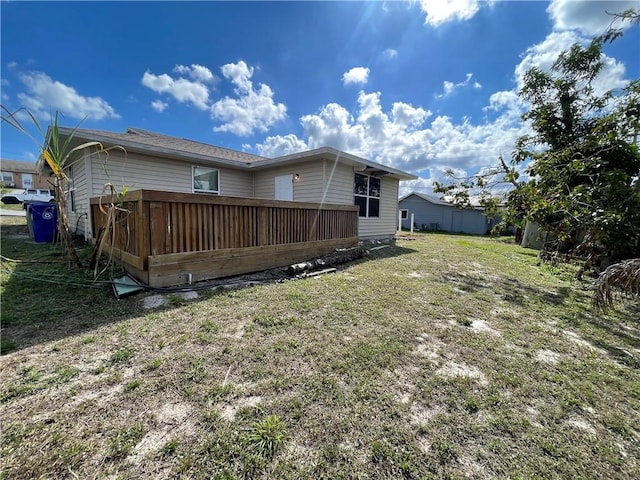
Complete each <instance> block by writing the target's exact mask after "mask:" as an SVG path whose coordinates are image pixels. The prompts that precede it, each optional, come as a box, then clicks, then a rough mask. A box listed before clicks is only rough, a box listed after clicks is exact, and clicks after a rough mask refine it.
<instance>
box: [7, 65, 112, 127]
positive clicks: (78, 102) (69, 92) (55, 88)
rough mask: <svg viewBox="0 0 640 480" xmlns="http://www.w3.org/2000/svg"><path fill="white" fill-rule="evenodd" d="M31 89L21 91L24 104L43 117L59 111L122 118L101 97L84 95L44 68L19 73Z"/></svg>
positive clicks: (101, 117)
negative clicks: (25, 91) (49, 73)
mask: <svg viewBox="0 0 640 480" xmlns="http://www.w3.org/2000/svg"><path fill="white" fill-rule="evenodd" d="M19 78H20V81H21V82H22V83H24V84H25V86H26V87H27V93H19V94H18V99H19V100H20V102H21V103H22V106H24V107H25V108H27V109H28V110H29V111H30V112H31V113H33V114H34V115H36V116H37V117H39V118H42V119H46V120H49V119H50V118H51V115H52V114H55V112H56V111H59V112H60V113H62V114H64V115H66V116H69V117H72V118H77V119H84V118H89V119H92V120H102V119H104V118H120V115H118V114H117V113H116V111H115V110H114V109H113V107H111V105H109V104H108V103H107V102H106V101H105V100H103V99H102V98H100V97H84V96H82V95H80V94H79V93H78V92H77V91H76V89H75V88H73V87H69V86H67V85H65V84H64V83H61V82H58V81H55V80H53V79H51V77H49V76H48V75H46V74H45V73H42V72H29V73H23V74H20V75H19Z"/></svg>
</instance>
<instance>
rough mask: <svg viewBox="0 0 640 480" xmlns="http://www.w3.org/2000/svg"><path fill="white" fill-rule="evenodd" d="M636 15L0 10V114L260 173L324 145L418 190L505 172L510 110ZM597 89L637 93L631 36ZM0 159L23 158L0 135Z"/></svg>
mask: <svg viewBox="0 0 640 480" xmlns="http://www.w3.org/2000/svg"><path fill="white" fill-rule="evenodd" d="M638 5H639V2H638V1H637V0H636V1H621V2H615V1H607V2H600V1H577V0H571V1H569V0H553V1H552V2H541V1H535V2H522V1H517V2H514V1H477V0H448V1H444V0H437V1H433V2H432V1H422V2H403V1H391V2H377V1H376V2H360V1H358V2H322V3H316V2H135V3H134V2H104V3H97V2H5V1H2V2H1V3H0V8H1V12H0V18H1V22H2V25H1V27H2V38H1V49H2V50H1V54H2V55H1V57H0V58H1V65H0V68H1V73H0V77H1V82H2V84H1V88H2V104H3V105H5V106H6V107H7V108H9V109H10V110H12V111H13V110H17V109H18V108H21V107H26V108H29V110H30V111H32V112H33V113H34V114H36V115H37V116H38V117H40V118H41V120H42V122H43V123H44V124H47V123H48V121H49V119H50V118H51V113H52V112H55V111H57V110H59V111H60V112H61V113H62V115H63V119H62V122H61V123H62V124H63V125H65V126H75V125H77V124H78V123H79V122H81V126H82V127H84V128H95V129H103V130H112V131H124V130H125V129H126V128H127V127H138V128H143V129H147V130H153V131H157V132H161V133H165V134H168V135H175V136H178V137H184V138H189V139H192V140H197V141H201V142H206V143H210V144H214V145H220V146H224V147H228V148H233V149H236V150H244V151H248V152H252V153H256V154H260V155H264V156H268V157H273V156H278V155H283V154H288V153H293V152H295V151H299V150H305V149H309V148H316V147H321V146H332V147H335V148H338V149H341V150H345V151H348V152H350V153H353V154H356V155H360V156H363V157H366V158H369V159H372V160H375V161H378V162H380V163H384V164H388V165H391V166H394V167H396V168H400V169H403V170H406V171H409V172H412V173H414V174H416V175H418V176H419V177H420V178H419V180H416V181H414V182H407V183H406V184H405V185H403V187H402V190H403V192H406V191H407V190H409V189H416V190H419V191H422V192H426V193H429V191H430V186H431V184H432V181H433V180H434V179H435V180H437V179H442V177H443V172H444V171H445V170H447V169H453V170H454V171H456V172H457V173H459V174H464V173H473V172H476V171H478V170H479V169H481V168H483V167H488V166H491V165H494V164H495V163H496V160H497V157H498V155H499V154H501V153H502V154H503V155H504V156H505V157H506V158H508V157H509V156H510V153H511V151H512V148H513V143H514V140H515V139H516V138H517V137H518V136H520V135H522V134H524V133H527V131H528V128H529V127H528V126H527V125H525V124H523V123H522V122H521V121H520V118H519V116H520V114H521V113H522V112H523V111H524V109H525V108H526V105H523V104H522V103H521V102H520V101H519V100H518V98H517V91H518V87H519V85H520V82H521V81H522V76H523V75H524V72H525V71H526V69H527V68H529V67H531V66H534V65H535V66H539V67H540V68H543V69H546V68H548V67H549V66H550V64H551V63H552V61H553V59H555V57H556V56H557V55H558V54H559V53H560V52H561V51H562V50H565V49H567V48H568V47H569V46H570V45H571V44H573V43H574V42H582V43H586V42H588V41H589V39H590V38H591V37H592V36H593V35H597V34H600V33H602V32H604V31H605V30H606V28H607V27H608V26H609V24H610V23H611V20H612V17H610V16H608V15H607V14H606V13H605V12H606V11H608V12H619V11H622V10H625V9H627V8H631V7H635V8H638ZM605 53H606V56H605V58H604V61H605V64H606V68H605V69H604V71H603V73H602V75H601V77H600V78H599V79H598V81H597V85H596V87H597V89H598V90H599V91H605V90H608V89H611V88H621V87H624V85H626V83H627V82H628V81H629V80H630V79H635V78H638V77H640V28H639V27H638V26H634V27H631V28H628V29H627V30H626V31H625V35H624V36H623V37H622V38H621V39H620V40H618V41H616V42H615V43H614V44H613V45H610V46H607V48H606V51H605ZM1 134H2V144H1V145H2V146H1V149H2V150H1V154H2V158H6V159H15V160H32V159H35V158H36V156H37V154H38V151H37V148H36V147H35V146H34V145H33V144H32V143H31V142H30V141H29V140H27V139H26V138H24V137H22V136H21V135H20V134H19V133H18V132H16V131H14V130H12V129H11V127H9V126H7V125H4V124H3V125H2V130H1Z"/></svg>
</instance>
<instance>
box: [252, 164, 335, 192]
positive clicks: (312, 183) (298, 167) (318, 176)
mask: <svg viewBox="0 0 640 480" xmlns="http://www.w3.org/2000/svg"><path fill="white" fill-rule="evenodd" d="M296 173H297V174H298V175H299V178H298V180H296V181H294V183H293V200H294V201H295V202H318V203H319V202H321V201H322V195H323V192H324V174H323V162H322V161H321V160H320V161H312V162H302V163H297V164H293V165H287V166H285V167H277V168H271V169H269V170H259V171H256V172H255V173H254V179H255V196H256V197H257V198H270V199H273V198H275V195H276V192H275V183H276V177H277V176H278V175H287V174H290V175H295V174H296Z"/></svg>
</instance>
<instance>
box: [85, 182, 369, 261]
mask: <svg viewBox="0 0 640 480" xmlns="http://www.w3.org/2000/svg"><path fill="white" fill-rule="evenodd" d="M171 195H172V194H170V193H167V196H168V198H171ZM155 198H156V199H151V200H144V199H143V198H138V199H132V200H130V201H125V203H124V204H123V208H125V209H126V210H127V211H128V214H126V215H122V217H121V218H120V223H119V224H118V225H117V227H116V228H117V229H116V232H115V233H116V238H114V243H115V244H116V245H114V246H115V247H117V248H119V249H121V250H123V251H126V252H127V253H130V254H132V255H136V256H140V257H141V258H146V257H147V256H149V255H162V254H167V253H186V252H193V251H205V250H215V249H221V248H246V247H254V246H259V245H265V246H269V245H278V244H289V243H300V242H309V241H316V240H332V239H337V238H352V237H354V236H357V222H358V212H357V211H356V210H345V209H344V208H339V209H336V210H331V209H329V208H309V206H308V204H306V205H305V206H304V207H302V208H296V207H295V206H293V205H291V204H286V205H265V206H262V205H256V204H255V203H253V204H252V203H251V202H246V203H245V202H243V199H237V202H229V201H228V200H227V201H224V202H220V203H215V202H212V203H203V202H197V201H188V200H184V201H183V200H180V199H173V200H167V201H165V200H162V199H161V198H160V197H155ZM234 200H236V199H234ZM91 212H92V215H91V217H92V228H93V231H94V232H97V231H98V230H99V229H100V228H101V227H104V223H105V220H106V218H105V215H104V214H102V212H101V211H100V208H99V205H97V204H96V203H95V202H93V201H92V203H91Z"/></svg>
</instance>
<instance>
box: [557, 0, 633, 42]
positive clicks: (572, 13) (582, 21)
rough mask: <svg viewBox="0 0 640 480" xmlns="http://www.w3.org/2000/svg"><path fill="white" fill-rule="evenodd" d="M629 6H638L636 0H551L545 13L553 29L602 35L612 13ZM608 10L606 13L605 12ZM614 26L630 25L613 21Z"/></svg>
mask: <svg viewBox="0 0 640 480" xmlns="http://www.w3.org/2000/svg"><path fill="white" fill-rule="evenodd" d="M630 8H638V0H630V1H618V0H616V1H611V0H606V1H602V0H601V1H593V0H592V1H584V0H582V1H577V0H552V2H551V3H550V4H549V6H548V7H547V13H549V16H550V18H551V20H552V21H553V26H554V29H555V30H578V31H579V32H581V33H582V34H584V35H589V36H594V35H602V34H603V33H604V32H606V31H607V29H608V28H609V26H611V25H612V22H614V17H613V15H610V14H613V13H621V12H623V11H625V10H628V9H630ZM607 12H608V13H607ZM613 26H614V27H615V28H624V27H628V26H630V23H628V22H627V23H626V24H623V23H621V22H615V23H614V25H613Z"/></svg>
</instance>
